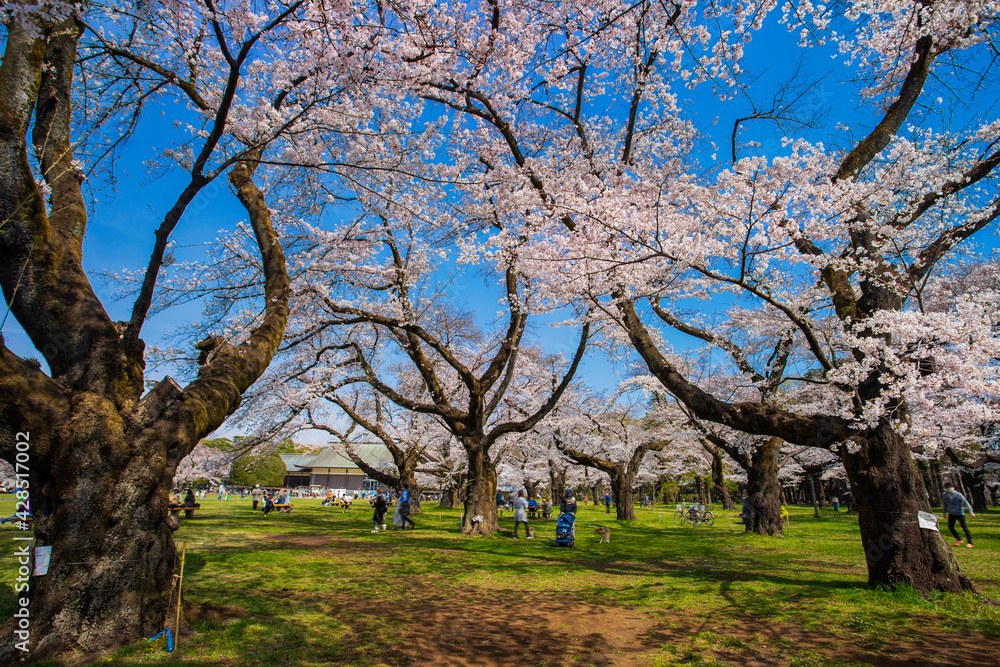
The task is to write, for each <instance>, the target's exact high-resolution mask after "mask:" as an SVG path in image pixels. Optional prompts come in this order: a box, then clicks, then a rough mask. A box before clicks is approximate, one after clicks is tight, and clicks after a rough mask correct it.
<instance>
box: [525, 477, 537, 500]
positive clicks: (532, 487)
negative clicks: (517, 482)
mask: <svg viewBox="0 0 1000 667" xmlns="http://www.w3.org/2000/svg"><path fill="white" fill-rule="evenodd" d="M538 485H539V482H532V481H530V480H527V479H526V480H524V490H525V491H526V492H527V494H528V497H529V498H537V497H538Z"/></svg>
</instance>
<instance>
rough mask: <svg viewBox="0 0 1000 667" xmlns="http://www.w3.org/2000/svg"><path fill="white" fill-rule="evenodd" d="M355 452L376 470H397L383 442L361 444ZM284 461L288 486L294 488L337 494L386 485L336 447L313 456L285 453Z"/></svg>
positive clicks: (374, 488)
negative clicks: (321, 490)
mask: <svg viewBox="0 0 1000 667" xmlns="http://www.w3.org/2000/svg"><path fill="white" fill-rule="evenodd" d="M354 451H355V452H357V454H358V456H359V457H360V458H361V460H362V461H364V462H365V463H366V464H368V465H369V466H371V467H373V468H378V469H380V470H382V469H392V468H393V462H392V455H391V454H390V453H389V450H388V449H387V448H386V446H385V445H383V444H381V443H359V444H356V445H354ZM281 459H282V461H284V462H285V486H286V487H288V488H291V489H295V488H322V489H332V490H333V491H334V492H335V493H336V492H346V491H377V490H378V489H379V488H380V487H381V486H382V485H381V484H379V482H377V481H375V480H373V479H370V478H369V477H368V475H367V474H365V472H364V471H363V470H362V469H361V468H360V467H358V465H357V464H356V463H354V461H352V460H351V459H350V458H348V457H347V456H346V455H344V454H342V453H341V452H339V451H337V449H335V448H333V447H324V448H323V449H321V450H319V452H314V453H311V454H282V455H281Z"/></svg>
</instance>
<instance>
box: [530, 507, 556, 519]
mask: <svg viewBox="0 0 1000 667" xmlns="http://www.w3.org/2000/svg"><path fill="white" fill-rule="evenodd" d="M550 516H552V510H549V511H548V512H546V511H545V510H544V509H542V507H541V506H539V507H529V508H528V518H529V519H548V518H549V517H550Z"/></svg>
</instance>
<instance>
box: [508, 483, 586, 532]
mask: <svg viewBox="0 0 1000 667" xmlns="http://www.w3.org/2000/svg"><path fill="white" fill-rule="evenodd" d="M532 500H533V499H532ZM547 502H548V501H546V503H547ZM530 507H531V505H530V501H529V500H527V499H525V497H524V491H518V492H517V497H516V498H514V539H515V540H517V539H520V538H519V537H518V529H519V528H520V527H521V524H522V523H523V524H524V536H525V538H526V539H529V540H530V539H534V537H535V533H534V531H533V530H532V529H531V526H529V525H528V509H529V508H530ZM536 507H537V503H536ZM576 510H577V504H576V496H575V495H573V490H572V489H567V490H566V494H565V496H564V497H563V499H562V501H561V502H560V503H559V514H569V515H572V516H573V518H574V522H573V528H572V536H573V538H574V539H575V538H576V521H575V519H576Z"/></svg>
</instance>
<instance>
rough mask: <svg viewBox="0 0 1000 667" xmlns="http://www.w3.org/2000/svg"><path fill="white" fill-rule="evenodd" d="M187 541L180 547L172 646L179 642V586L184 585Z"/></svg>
mask: <svg viewBox="0 0 1000 667" xmlns="http://www.w3.org/2000/svg"><path fill="white" fill-rule="evenodd" d="M187 546H188V543H187V540H184V544H183V545H182V546H181V573H180V576H179V577H178V578H177V618H176V619H175V620H174V646H177V645H178V644H180V640H181V586H182V585H183V584H184V556H185V555H186V554H187Z"/></svg>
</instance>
